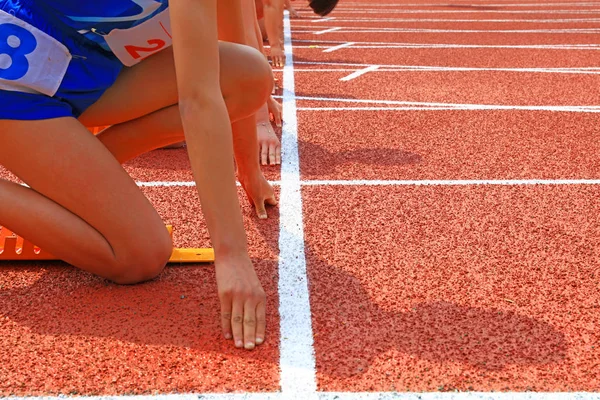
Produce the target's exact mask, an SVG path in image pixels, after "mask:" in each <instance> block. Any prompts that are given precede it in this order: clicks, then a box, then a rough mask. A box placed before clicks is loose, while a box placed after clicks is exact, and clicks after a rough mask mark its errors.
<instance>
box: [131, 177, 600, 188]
mask: <svg viewBox="0 0 600 400" xmlns="http://www.w3.org/2000/svg"><path fill="white" fill-rule="evenodd" d="M172 183H184V185H172ZM269 183H270V184H271V185H273V186H280V185H281V181H270V182H269ZM137 184H138V186H152V187H161V186H164V187H173V186H195V185H196V184H195V183H194V182H137ZM299 184H300V186H469V185H473V186H481V185H491V186H496V185H500V186H530V185H558V186H564V185H600V179H449V180H448V179H432V180H396V179H392V180H385V179H374V180H372V179H356V180H318V179H317V180H305V181H300V183H299Z"/></svg>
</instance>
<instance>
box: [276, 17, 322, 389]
mask: <svg viewBox="0 0 600 400" xmlns="http://www.w3.org/2000/svg"><path fill="white" fill-rule="evenodd" d="M284 41H285V43H284V47H285V56H286V61H285V67H284V70H283V121H284V122H283V129H282V138H281V192H280V195H279V197H280V201H279V227H280V232H279V315H280V321H281V322H280V323H281V325H280V332H281V346H280V349H279V352H280V368H281V391H282V394H283V395H284V396H285V397H286V398H298V399H306V400H311V399H316V398H317V382H316V367H315V355H314V348H313V332H312V319H311V312H310V296H309V292H308V277H307V274H306V256H305V253H304V221H303V215H302V194H301V187H300V159H299V155H298V120H297V113H296V93H295V83H294V56H293V48H292V33H291V27H290V19H289V13H288V12H287V11H286V13H285V19H284Z"/></svg>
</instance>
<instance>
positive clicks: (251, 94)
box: [222, 45, 273, 120]
mask: <svg viewBox="0 0 600 400" xmlns="http://www.w3.org/2000/svg"><path fill="white" fill-rule="evenodd" d="M234 46H235V47H230V48H229V49H228V51H226V53H227V55H225V57H227V61H226V63H224V65H223V68H226V70H224V71H222V75H227V77H228V79H224V81H222V84H224V87H223V88H222V89H223V97H224V98H225V102H226V104H227V108H228V110H229V115H230V117H231V119H232V120H238V119H241V118H245V117H248V116H250V115H252V114H254V113H255V112H256V111H258V109H259V108H260V107H261V106H262V105H263V104H265V103H266V101H267V98H268V97H269V95H270V94H271V91H272V89H273V72H272V70H271V67H270V65H269V63H268V62H267V60H266V59H265V57H264V55H262V53H261V52H260V51H258V50H256V49H253V48H252V47H249V46H242V45H234Z"/></svg>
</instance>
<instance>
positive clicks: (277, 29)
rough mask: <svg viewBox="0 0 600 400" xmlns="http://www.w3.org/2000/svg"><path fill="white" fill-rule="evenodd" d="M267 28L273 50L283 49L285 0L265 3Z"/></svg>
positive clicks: (268, 0)
mask: <svg viewBox="0 0 600 400" xmlns="http://www.w3.org/2000/svg"><path fill="white" fill-rule="evenodd" d="M263 4H264V14H265V28H266V30H267V36H268V38H269V45H270V46H271V48H281V47H283V43H282V39H283V9H284V7H283V0H265V1H264V3H263Z"/></svg>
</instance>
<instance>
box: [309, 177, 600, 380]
mask: <svg viewBox="0 0 600 400" xmlns="http://www.w3.org/2000/svg"><path fill="white" fill-rule="evenodd" d="M599 194H600V189H599V188H596V187H594V188H586V187H581V188H571V189H565V188H557V187H544V188H535V187H530V188H523V187H500V188H498V187H494V188H489V187H467V188H465V187H460V188H450V187H437V188H431V187H422V188H405V187H400V188H389V187H388V188H377V187H375V188H356V187H351V188H327V189H324V188H305V189H304V204H305V216H306V217H305V223H306V225H305V229H306V236H307V238H308V239H307V257H308V263H309V265H310V269H309V271H310V275H309V279H310V281H311V282H312V296H313V297H312V310H313V315H314V317H313V322H314V324H315V326H314V329H315V332H316V338H315V340H316V345H315V347H316V354H317V370H318V377H319V383H320V388H321V390H326V391H346V390H350V391H365V390H367V391H370V390H375V391H413V392H414V391H437V390H440V388H443V389H445V390H454V389H458V390H460V391H467V390H471V391H473V390H475V391H490V390H491V391H501V390H502V391H504V390H517V391H522V390H535V391H572V390H575V391H595V390H597V389H598V387H600V375H599V374H598V359H599V358H600V347H599V346H598V344H599V343H600V330H599V329H598V326H599V324H600V305H599V304H598V297H599V295H598V292H599V291H598V289H599V285H598V278H599V276H600V268H599V265H600V250H599V249H598V247H597V243H598V242H599V241H600V230H599V229H598V226H599V225H600V217H599V216H600V204H598V202H597V201H595V200H596V199H597V198H598V195H599ZM333 199H342V200H338V201H335V202H334V200H333Z"/></svg>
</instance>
